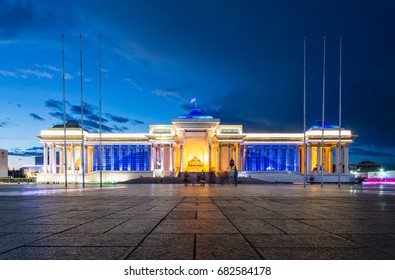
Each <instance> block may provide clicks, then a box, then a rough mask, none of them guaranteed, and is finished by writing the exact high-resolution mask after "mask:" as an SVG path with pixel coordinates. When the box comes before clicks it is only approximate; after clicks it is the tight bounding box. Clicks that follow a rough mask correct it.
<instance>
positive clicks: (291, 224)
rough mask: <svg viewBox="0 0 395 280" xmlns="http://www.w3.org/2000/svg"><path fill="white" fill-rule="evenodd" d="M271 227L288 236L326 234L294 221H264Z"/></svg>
mask: <svg viewBox="0 0 395 280" xmlns="http://www.w3.org/2000/svg"><path fill="white" fill-rule="evenodd" d="M265 221H266V222H267V223H269V224H271V225H272V226H274V227H276V228H278V229H280V230H282V231H283V232H285V233H288V234H315V235H317V234H318V235H323V234H327V233H326V232H325V231H323V230H320V229H318V228H315V227H312V226H309V225H306V224H304V223H301V222H299V221H296V220H269V219H268V220H265Z"/></svg>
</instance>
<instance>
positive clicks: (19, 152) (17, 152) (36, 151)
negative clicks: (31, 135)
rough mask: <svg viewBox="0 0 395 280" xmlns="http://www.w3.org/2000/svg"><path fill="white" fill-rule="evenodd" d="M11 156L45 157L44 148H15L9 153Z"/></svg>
mask: <svg viewBox="0 0 395 280" xmlns="http://www.w3.org/2000/svg"><path fill="white" fill-rule="evenodd" d="M8 155H9V156H19V157H36V156H42V155H43V148H42V147H32V148H28V149H25V150H24V149H21V148H14V149H11V150H10V151H8Z"/></svg>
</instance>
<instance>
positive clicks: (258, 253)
mask: <svg viewBox="0 0 395 280" xmlns="http://www.w3.org/2000/svg"><path fill="white" fill-rule="evenodd" d="M210 199H211V201H212V202H213V203H214V204H215V206H217V208H218V209H219V211H221V213H222V214H223V215H224V216H225V218H226V219H227V220H228V221H229V222H230V223H231V224H232V225H233V226H234V228H235V229H236V230H237V231H238V233H239V234H240V235H241V236H242V237H243V239H244V240H245V241H246V242H247V244H248V245H249V246H250V247H251V248H252V249H253V250H254V252H255V253H256V254H257V255H258V256H259V257H260V258H261V259H262V260H265V258H264V257H263V256H262V254H261V253H260V252H259V251H258V250H257V249H256V248H255V247H254V246H252V244H251V242H250V241H249V240H248V239H247V237H245V235H244V234H243V233H242V232H241V231H240V230H239V228H238V227H237V226H236V225H235V224H234V223H233V222H232V221H231V220H230V219H229V217H228V216H227V215H226V214H225V213H224V212H223V211H222V209H221V208H220V207H219V206H218V205H217V203H216V202H215V201H214V200H213V199H212V197H211V196H210Z"/></svg>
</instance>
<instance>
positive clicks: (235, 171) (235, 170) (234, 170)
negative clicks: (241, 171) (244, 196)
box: [233, 166, 238, 186]
mask: <svg viewBox="0 0 395 280" xmlns="http://www.w3.org/2000/svg"><path fill="white" fill-rule="evenodd" d="M237 173H238V172H237V167H236V166H235V168H234V169H233V178H234V180H235V185H236V186H237V175H238V174H237Z"/></svg>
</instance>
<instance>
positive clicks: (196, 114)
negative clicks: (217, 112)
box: [179, 108, 213, 119]
mask: <svg viewBox="0 0 395 280" xmlns="http://www.w3.org/2000/svg"><path fill="white" fill-rule="evenodd" d="M212 118H213V117H212V116H209V115H203V113H202V110H200V109H199V108H194V109H192V111H191V112H190V113H189V114H188V115H181V116H179V119H212Z"/></svg>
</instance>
